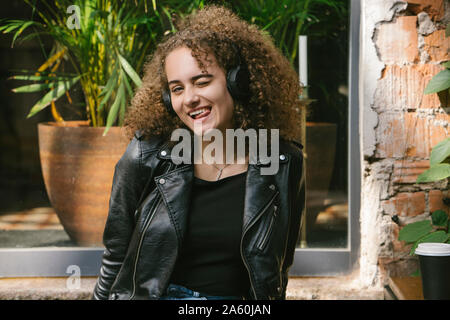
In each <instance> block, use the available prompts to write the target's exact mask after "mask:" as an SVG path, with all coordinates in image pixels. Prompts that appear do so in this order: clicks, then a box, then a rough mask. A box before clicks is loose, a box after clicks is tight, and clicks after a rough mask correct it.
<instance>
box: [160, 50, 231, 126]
mask: <svg viewBox="0 0 450 320" xmlns="http://www.w3.org/2000/svg"><path fill="white" fill-rule="evenodd" d="M208 60H210V61H211V62H208V61H205V60H202V61H203V63H204V66H205V69H206V73H205V72H204V71H203V72H202V70H201V69H200V67H199V65H198V63H197V60H195V58H194V57H193V56H192V55H191V50H190V49H189V48H187V47H180V48H177V49H175V50H173V51H172V52H170V53H169V54H168V56H167V58H166V63H165V71H166V76H167V81H168V84H169V91H170V95H171V99H172V106H173V109H174V110H175V112H176V114H177V115H178V117H180V119H181V121H183V122H184V123H185V124H186V126H188V127H189V128H190V129H191V130H192V131H194V125H196V126H197V125H199V124H201V125H202V134H205V133H206V132H207V131H208V130H209V129H214V128H215V129H219V130H221V131H222V132H223V133H224V134H225V129H232V128H233V127H232V117H233V109H234V104H233V99H232V97H231V95H230V93H229V92H228V89H227V84H226V76H225V73H224V71H223V70H222V69H221V68H220V67H219V65H218V64H217V61H216V59H215V57H214V56H213V55H212V54H210V55H209V56H208ZM194 132H195V131H194ZM196 134H199V132H196Z"/></svg>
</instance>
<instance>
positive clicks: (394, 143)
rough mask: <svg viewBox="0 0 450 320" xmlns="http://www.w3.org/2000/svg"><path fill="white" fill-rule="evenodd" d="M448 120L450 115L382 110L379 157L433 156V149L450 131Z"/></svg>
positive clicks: (378, 133)
mask: <svg viewBox="0 0 450 320" xmlns="http://www.w3.org/2000/svg"><path fill="white" fill-rule="evenodd" d="M445 119H447V120H448V119H449V118H448V115H439V116H436V117H434V116H425V115H420V114H418V113H415V112H408V113H381V114H380V115H379V119H378V122H379V124H378V127H377V128H376V136H377V143H378V144H377V150H376V156H377V157H379V158H405V157H411V158H420V159H429V157H430V154H431V149H432V148H433V147H434V146H435V145H436V144H437V143H438V142H439V141H442V140H443V139H444V138H446V137H448V136H449V134H450V133H449V132H448V131H449V128H448V123H449V122H448V121H447V120H445Z"/></svg>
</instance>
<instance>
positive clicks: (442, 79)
mask: <svg viewBox="0 0 450 320" xmlns="http://www.w3.org/2000/svg"><path fill="white" fill-rule="evenodd" d="M448 88H450V70H448V69H445V70H442V71H441V72H439V73H438V74H437V75H435V76H434V77H433V78H432V79H431V80H430V82H428V85H427V87H426V88H425V91H424V94H430V93H436V92H440V91H443V90H446V89H448Z"/></svg>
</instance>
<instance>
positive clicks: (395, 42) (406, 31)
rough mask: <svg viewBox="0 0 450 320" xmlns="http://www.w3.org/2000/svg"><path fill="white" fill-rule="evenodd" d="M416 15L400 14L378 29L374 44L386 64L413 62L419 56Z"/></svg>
mask: <svg viewBox="0 0 450 320" xmlns="http://www.w3.org/2000/svg"><path fill="white" fill-rule="evenodd" d="M416 24H417V17H416V16H401V17H398V18H397V19H396V21H395V22H392V23H385V24H382V25H381V26H380V27H379V29H378V36H377V40H376V46H377V48H378V52H379V53H380V57H381V60H382V61H383V62H384V63H386V64H396V63H406V62H414V61H416V60H418V58H419V48H418V40H417V28H416Z"/></svg>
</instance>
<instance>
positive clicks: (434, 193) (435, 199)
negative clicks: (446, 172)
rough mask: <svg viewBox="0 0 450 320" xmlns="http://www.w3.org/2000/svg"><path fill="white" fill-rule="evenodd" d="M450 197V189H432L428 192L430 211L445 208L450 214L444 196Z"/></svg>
mask: <svg viewBox="0 0 450 320" xmlns="http://www.w3.org/2000/svg"><path fill="white" fill-rule="evenodd" d="M444 197H445V198H449V197H450V191H447V190H445V191H441V190H430V192H429V193H428V203H429V205H430V213H432V212H434V211H436V210H444V211H445V212H447V214H449V215H450V208H449V206H447V205H446V204H444V202H443V201H442V199H443V198H444Z"/></svg>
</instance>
